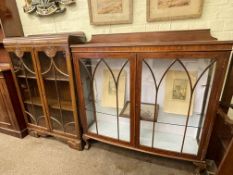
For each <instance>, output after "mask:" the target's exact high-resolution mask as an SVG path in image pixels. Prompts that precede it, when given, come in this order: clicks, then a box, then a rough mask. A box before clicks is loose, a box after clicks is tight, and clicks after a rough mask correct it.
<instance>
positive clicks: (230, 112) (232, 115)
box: [228, 98, 233, 120]
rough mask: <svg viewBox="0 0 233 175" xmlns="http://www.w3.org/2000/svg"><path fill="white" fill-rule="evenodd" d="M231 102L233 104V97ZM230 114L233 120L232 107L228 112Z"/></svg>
mask: <svg viewBox="0 0 233 175" xmlns="http://www.w3.org/2000/svg"><path fill="white" fill-rule="evenodd" d="M231 104H233V98H232V100H231ZM228 116H229V117H230V118H231V119H232V120H233V109H230V110H229V112H228Z"/></svg>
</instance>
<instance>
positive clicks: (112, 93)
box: [101, 69, 127, 108]
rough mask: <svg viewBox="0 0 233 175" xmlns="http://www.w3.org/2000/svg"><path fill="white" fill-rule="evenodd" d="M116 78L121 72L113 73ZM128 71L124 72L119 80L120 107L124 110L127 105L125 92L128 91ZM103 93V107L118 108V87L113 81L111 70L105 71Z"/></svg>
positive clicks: (114, 71) (115, 71)
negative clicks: (125, 104)
mask: <svg viewBox="0 0 233 175" xmlns="http://www.w3.org/2000/svg"><path fill="white" fill-rule="evenodd" d="M112 72H113V74H114V76H115V77H117V76H118V73H119V72H120V70H113V71H112ZM126 75H127V72H126V71H122V72H121V75H120V78H119V82H118V83H119V85H118V107H119V108H123V106H124V103H125V90H126ZM103 82H104V84H103V91H102V100H101V105H102V106H104V107H112V108H116V107H117V104H116V91H117V89H116V86H115V82H114V80H113V77H112V74H111V73H110V71H109V70H107V69H105V70H104V71H103Z"/></svg>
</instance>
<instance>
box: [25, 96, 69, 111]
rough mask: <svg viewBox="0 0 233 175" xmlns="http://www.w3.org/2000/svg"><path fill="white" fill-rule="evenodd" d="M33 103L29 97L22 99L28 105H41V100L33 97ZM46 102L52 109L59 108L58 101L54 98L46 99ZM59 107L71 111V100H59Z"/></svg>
mask: <svg viewBox="0 0 233 175" xmlns="http://www.w3.org/2000/svg"><path fill="white" fill-rule="evenodd" d="M32 101H33V103H32V102H31V101H30V99H27V100H25V101H24V103H26V104H29V105H32V104H34V105H37V106H42V103H41V100H40V98H39V97H33V98H32ZM48 104H49V107H51V108H53V109H60V106H59V102H58V101H57V100H55V99H48ZM61 109H62V110H65V111H73V108H72V103H71V101H70V102H69V101H61Z"/></svg>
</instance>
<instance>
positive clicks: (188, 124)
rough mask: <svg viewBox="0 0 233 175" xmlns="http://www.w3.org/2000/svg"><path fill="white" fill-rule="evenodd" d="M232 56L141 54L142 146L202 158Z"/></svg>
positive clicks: (139, 139) (139, 126) (139, 111)
mask: <svg viewBox="0 0 233 175" xmlns="http://www.w3.org/2000/svg"><path fill="white" fill-rule="evenodd" d="M227 59H228V58H226V57H224V55H221V53H217V52H216V53H214V52H210V53H201V52H194V53H188V52H187V53H185V52H183V53H148V54H146V53H145V54H139V55H138V62H137V66H138V67H137V80H138V82H137V84H138V88H137V91H136V94H138V95H137V102H136V114H137V117H136V118H137V123H136V126H137V127H136V132H137V133H136V136H137V145H138V146H139V147H140V148H142V149H145V150H150V151H155V152H159V153H166V154H168V153H169V154H170V155H172V156H180V157H182V158H192V159H202V158H203V156H204V154H205V152H206V149H207V145H208V140H209V138H208V136H209V132H210V131H211V127H212V122H213V116H214V115H215V112H216V109H217V108H216V107H217V104H218V97H219V96H220V91H221V90H220V86H221V84H222V80H223V79H224V71H223V70H224V67H225V66H226V63H227Z"/></svg>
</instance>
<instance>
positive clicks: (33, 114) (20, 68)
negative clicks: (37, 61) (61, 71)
mask: <svg viewBox="0 0 233 175" xmlns="http://www.w3.org/2000/svg"><path fill="white" fill-rule="evenodd" d="M10 57H11V60H12V64H13V68H14V73H15V75H16V78H17V81H18V85H19V88H20V91H21V95H22V100H23V103H24V107H25V113H26V115H27V117H28V121H29V123H32V124H35V125H38V126H42V127H46V124H45V116H44V114H43V109H42V103H41V99H40V94H39V89H38V84H37V81H36V73H35V69H34V67H33V60H32V57H31V53H30V52H25V53H24V54H23V56H22V57H21V58H19V57H17V56H16V55H15V54H14V53H12V52H11V53H10Z"/></svg>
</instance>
